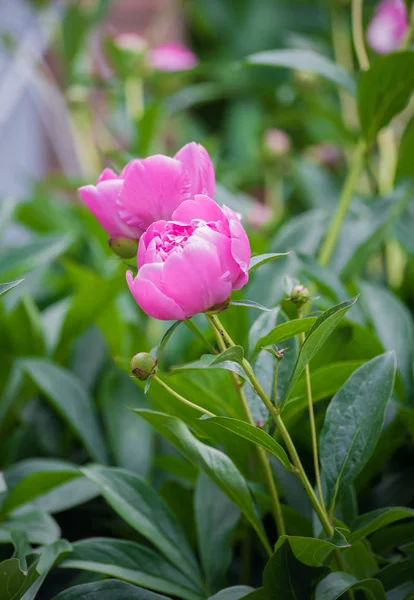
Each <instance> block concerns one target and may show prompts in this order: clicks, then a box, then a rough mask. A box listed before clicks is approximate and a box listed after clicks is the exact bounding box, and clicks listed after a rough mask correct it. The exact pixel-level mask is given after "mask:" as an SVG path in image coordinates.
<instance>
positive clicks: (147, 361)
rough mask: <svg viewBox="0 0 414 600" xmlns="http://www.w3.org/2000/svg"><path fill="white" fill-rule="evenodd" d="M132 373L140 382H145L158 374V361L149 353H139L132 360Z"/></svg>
mask: <svg viewBox="0 0 414 600" xmlns="http://www.w3.org/2000/svg"><path fill="white" fill-rule="evenodd" d="M131 371H132V373H133V375H134V376H135V377H136V378H137V379H139V380H140V381H145V380H146V379H148V377H152V375H155V373H156V372H157V361H156V360H155V358H154V357H153V356H151V354H148V352H138V354H135V355H134V356H133V357H132V359H131Z"/></svg>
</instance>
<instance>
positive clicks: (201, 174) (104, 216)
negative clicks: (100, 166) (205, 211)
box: [79, 142, 215, 239]
mask: <svg viewBox="0 0 414 600" xmlns="http://www.w3.org/2000/svg"><path fill="white" fill-rule="evenodd" d="M214 192H215V177H214V168H213V164H212V162H211V160H210V157H209V155H208V152H207V150H206V149H205V148H203V146H201V144H196V143H195V142H191V143H190V144H187V145H186V146H184V147H183V148H181V150H180V151H179V152H178V153H177V154H176V155H175V157H174V158H169V157H168V156H164V155H162V154H156V155H154V156H150V157H148V158H143V159H134V160H132V161H131V162H129V163H128V164H127V165H126V167H125V168H124V169H123V170H122V172H121V174H120V175H119V176H118V175H116V173H114V172H113V171H111V170H110V169H105V171H103V173H102V174H101V175H100V177H99V179H98V182H97V184H96V186H94V185H86V186H84V187H81V188H79V194H80V196H81V198H82V200H83V201H84V202H85V204H86V205H87V206H88V208H89V209H90V211H91V212H92V213H93V214H94V215H95V217H96V219H97V220H98V221H99V223H100V224H101V225H102V227H103V228H104V229H105V230H106V231H107V232H108V234H109V235H110V236H111V238H114V237H126V238H130V239H138V238H139V237H140V236H141V235H142V233H143V232H144V231H145V230H146V229H147V228H148V227H149V226H150V225H151V223H153V222H154V221H158V220H160V219H167V220H168V219H170V218H171V215H172V214H173V212H174V210H175V209H176V208H177V207H178V206H179V205H180V204H181V203H182V202H184V201H186V200H191V199H192V198H193V196H194V195H195V194H204V193H205V194H208V195H210V196H214Z"/></svg>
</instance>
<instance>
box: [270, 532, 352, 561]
mask: <svg viewBox="0 0 414 600" xmlns="http://www.w3.org/2000/svg"><path fill="white" fill-rule="evenodd" d="M285 542H286V543H288V544H289V546H290V548H291V550H292V552H293V554H294V555H295V557H296V558H297V560H299V561H300V562H301V563H303V564H304V565H307V566H308V567H322V566H323V565H324V564H325V561H326V559H327V558H328V557H329V556H330V555H331V554H332V552H333V551H334V550H336V549H338V548H347V547H349V546H350V544H349V543H348V542H347V540H346V539H345V537H344V536H343V535H342V533H341V532H340V531H338V530H337V529H336V530H335V534H334V537H333V539H332V540H329V541H328V540H321V539H319V538H310V537H301V536H292V535H281V536H280V537H279V539H278V540H277V543H276V546H275V551H277V550H278V549H279V548H280V547H281V546H283V545H284V544H285Z"/></svg>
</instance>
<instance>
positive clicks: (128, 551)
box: [59, 538, 203, 600]
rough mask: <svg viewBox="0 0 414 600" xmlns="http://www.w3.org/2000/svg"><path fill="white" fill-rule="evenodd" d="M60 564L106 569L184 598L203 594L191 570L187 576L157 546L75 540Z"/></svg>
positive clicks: (97, 570)
mask: <svg viewBox="0 0 414 600" xmlns="http://www.w3.org/2000/svg"><path fill="white" fill-rule="evenodd" d="M59 566H60V567H62V568H68V569H82V570H86V571H93V572H94V573H102V574H103V575H105V576H107V577H116V578H117V579H123V580H124V581H128V582H129V583H133V584H135V585H141V586H144V587H146V588H150V589H152V590H155V591H156V592H165V593H167V594H171V595H173V596H177V597H178V598H183V599H184V600H201V599H202V598H203V596H202V590H200V589H199V588H198V587H197V585H195V584H194V583H193V578H192V576H191V574H190V575H189V576H188V577H186V576H185V575H184V574H183V573H182V572H181V571H178V570H177V569H176V568H175V567H173V566H172V565H171V564H170V563H169V562H168V561H166V560H165V559H164V558H162V557H161V556H160V555H159V554H157V553H156V552H154V550H151V548H148V547H146V546H142V545H140V544H137V543H135V542H130V541H126V540H116V539H112V538H92V539H87V540H82V541H80V542H75V543H74V544H73V550H72V552H71V553H70V554H69V555H68V556H67V558H66V559H65V560H64V562H63V563H61V564H60V565H59Z"/></svg>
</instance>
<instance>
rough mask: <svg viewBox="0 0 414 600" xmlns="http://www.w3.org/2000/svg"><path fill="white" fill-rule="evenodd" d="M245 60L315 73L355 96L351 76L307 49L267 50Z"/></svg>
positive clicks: (256, 63)
mask: <svg viewBox="0 0 414 600" xmlns="http://www.w3.org/2000/svg"><path fill="white" fill-rule="evenodd" d="M245 60H246V62H247V63H248V64H252V65H262V66H269V67H287V68H291V69H298V70H300V71H305V72H310V73H316V74H317V75H322V77H325V78H326V79H328V80H329V81H332V83H334V84H335V85H338V86H340V87H342V88H344V89H345V90H346V91H347V92H349V93H350V94H351V95H355V82H354V80H353V78H352V76H351V75H350V74H349V73H348V72H347V71H345V69H344V68H343V67H341V66H340V65H338V64H335V63H333V62H332V61H330V60H329V59H328V58H326V57H325V56H322V55H321V54H318V53H317V52H314V51H313V50H310V49H309V48H307V49H306V50H295V49H292V50H290V49H288V50H267V51H265V52H258V53H257V54H252V55H251V56H248V57H247V58H246V59H245Z"/></svg>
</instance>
